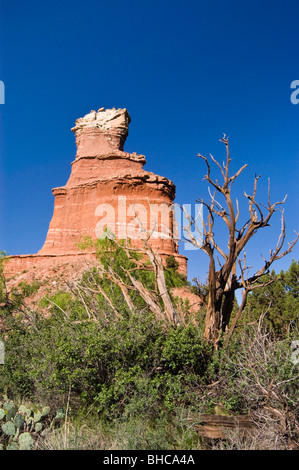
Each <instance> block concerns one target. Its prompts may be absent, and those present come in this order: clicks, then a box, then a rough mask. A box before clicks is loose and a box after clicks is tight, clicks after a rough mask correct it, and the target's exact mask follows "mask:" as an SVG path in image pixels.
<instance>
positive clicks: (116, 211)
mask: <svg viewBox="0 0 299 470" xmlns="http://www.w3.org/2000/svg"><path fill="white" fill-rule="evenodd" d="M129 123H130V116H129V114H128V111H127V110H126V109H114V108H113V109H111V110H105V109H104V108H101V109H99V110H98V112H96V111H91V113H89V114H87V115H86V116H84V117H83V118H80V119H77V121H76V125H75V127H74V128H73V129H72V131H73V132H74V133H75V137H76V145H77V154H76V158H75V160H74V161H73V162H72V170H71V175H70V178H69V180H68V182H67V183H66V185H65V186H63V187H59V188H54V189H53V190H52V192H53V195H54V196H55V204H54V212H53V217H52V220H51V222H50V226H49V230H48V234H47V237H46V240H45V243H44V245H43V247H42V249H41V250H40V251H39V252H38V254H37V255H23V256H14V257H11V258H10V262H9V263H8V265H7V268H6V269H7V272H10V273H12V274H14V273H17V272H20V271H21V270H24V269H28V268H30V267H31V266H33V265H34V266H37V267H40V268H41V267H42V266H47V265H49V264H51V265H55V264H57V263H60V262H61V261H63V262H69V263H71V262H72V260H74V259H80V258H81V257H82V252H81V251H80V250H79V248H78V243H79V242H80V240H82V237H83V236H90V237H91V238H93V239H95V238H96V237H99V236H102V234H103V230H104V229H105V228H106V227H109V229H110V230H111V232H113V233H114V234H115V236H116V238H117V239H121V238H130V239H131V240H132V243H133V244H135V245H137V246H138V245H140V244H141V243H142V242H141V238H142V237H143V236H145V235H146V234H148V233H151V238H150V244H151V245H152V247H153V248H158V249H159V253H160V255H162V257H163V258H165V257H166V256H168V255H173V256H175V258H176V259H177V261H178V262H179V270H180V272H182V273H184V274H187V264H186V262H187V259H186V258H185V257H184V256H181V255H179V253H178V243H177V240H176V238H175V235H174V234H175V219H174V212H173V210H172V205H173V201H174V198H175V186H174V184H173V183H172V182H171V181H170V180H168V179H167V178H165V177H161V176H158V175H155V174H153V173H151V172H147V171H145V170H144V169H143V166H144V164H145V163H146V160H145V157H144V156H143V155H138V154H136V153H127V152H124V150H123V147H124V143H125V140H126V138H127V136H128V126H129Z"/></svg>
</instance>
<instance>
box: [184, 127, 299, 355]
mask: <svg viewBox="0 0 299 470" xmlns="http://www.w3.org/2000/svg"><path fill="white" fill-rule="evenodd" d="M220 141H221V142H222V143H224V144H225V147H226V161H225V162H224V163H223V165H221V164H220V163H219V162H218V161H217V160H216V159H215V158H214V157H213V156H212V155H210V157H211V160H212V161H213V162H214V164H215V165H216V166H217V167H218V168H219V170H220V172H221V175H222V178H223V182H222V183H220V182H219V181H218V179H216V180H213V179H212V178H211V167H210V163H209V160H208V159H207V158H206V157H204V156H203V155H200V154H198V157H200V158H202V159H203V160H204V161H205V163H206V167H207V174H206V175H205V177H204V180H206V181H207V182H208V183H209V184H210V185H211V186H212V188H213V193H211V191H210V190H209V194H210V201H209V202H205V201H204V200H203V199H199V200H198V201H197V202H199V203H201V204H202V205H203V207H204V208H205V209H206V211H207V217H206V220H204V218H203V219H202V233H201V240H200V241H198V240H197V239H196V237H195V236H194V234H193V233H192V229H193V228H194V227H196V223H195V222H196V221H195V219H194V218H192V217H191V216H190V215H189V214H187V213H186V211H185V216H186V219H187V221H188V224H187V226H186V227H184V229H185V231H186V232H187V237H186V239H187V240H188V241H189V242H191V243H192V244H193V245H194V246H196V247H198V248H200V249H201V250H203V251H204V252H205V253H206V254H207V255H208V257H209V272H208V287H209V297H208V305H207V312H206V321H205V333H204V335H205V338H206V339H207V340H208V341H210V342H212V343H213V345H214V346H215V347H218V345H219V344H220V343H221V342H222V340H223V338H225V337H226V338H227V339H229V338H230V337H231V335H232V333H233V331H234V328H235V327H236V323H237V321H238V319H239V318H240V316H241V313H242V311H243V310H244V308H245V305H246V300H247V296H248V293H249V292H250V291H252V290H253V289H256V288H260V287H262V286H264V285H265V284H264V283H263V282H262V279H261V278H262V276H263V275H264V274H268V273H269V267H270V266H271V265H272V263H273V262H274V261H276V260H278V259H280V258H282V257H283V256H285V255H286V254H288V253H290V251H291V250H292V249H293V247H294V245H295V243H296V242H297V240H298V236H299V235H298V234H297V236H296V238H295V240H294V241H292V242H291V243H289V244H288V248H287V249H286V250H284V251H283V252H282V251H281V250H282V248H283V245H284V242H285V219H284V214H283V210H282V209H281V206H282V205H283V204H284V202H285V200H286V198H284V199H283V201H281V202H275V203H274V204H272V203H271V199H270V185H269V186H268V201H267V204H266V205H263V204H261V203H258V202H257V200H256V192H257V183H258V179H259V176H255V179H254V185H253V193H252V195H248V194H246V193H244V195H245V197H246V198H247V199H248V209H249V218H248V220H247V221H246V222H245V223H244V225H243V226H242V227H241V228H237V223H238V219H239V216H240V210H239V204H238V200H237V201H236V204H234V203H233V200H232V196H231V187H232V184H233V183H234V181H235V180H236V178H237V177H238V176H239V175H240V174H241V173H242V171H243V170H244V169H245V168H246V167H247V165H244V166H242V167H241V168H240V169H239V170H238V171H237V172H236V173H235V174H234V175H232V176H230V173H229V166H230V162H231V157H230V150H229V143H228V138H227V137H226V135H224V136H223V138H222V139H221V140H220ZM219 198H220V199H221V201H222V202H219ZM183 209H184V208H183ZM279 209H280V212H281V220H282V224H281V232H280V236H279V238H278V242H277V245H276V248H275V249H274V250H271V251H270V257H269V259H268V260H265V259H264V260H263V262H264V264H263V266H262V267H261V268H260V269H259V270H257V271H256V272H255V273H254V274H252V275H250V276H249V274H248V273H249V270H248V268H247V266H246V253H245V247H246V245H247V243H248V242H249V240H250V239H251V238H252V237H253V236H254V235H255V234H256V233H257V231H258V230H260V229H262V228H264V227H268V226H269V222H270V219H271V218H272V216H273V214H274V213H275V212H277V210H279ZM216 217H218V218H220V219H222V221H223V222H224V223H225V225H226V227H227V229H228V243H227V249H226V250H224V249H223V248H221V247H220V245H219V244H218V243H217V242H216V240H215V234H214V223H215V218H216ZM197 230H199V229H198V228H197ZM219 255H220V257H221V260H220V261H219V259H218V262H219V265H220V268H219V269H217V268H216V261H217V258H218V257H219ZM216 257H217V258H216ZM241 257H243V258H241ZM237 270H238V272H237ZM269 282H272V281H271V280H270V281H269V280H267V284H268V283H269ZM237 289H243V292H242V301H241V304H240V306H239V309H238V313H237V315H236V317H235V320H234V322H233V324H232V325H231V326H230V327H229V324H230V319H231V314H232V310H233V307H234V302H235V292H236V290H237Z"/></svg>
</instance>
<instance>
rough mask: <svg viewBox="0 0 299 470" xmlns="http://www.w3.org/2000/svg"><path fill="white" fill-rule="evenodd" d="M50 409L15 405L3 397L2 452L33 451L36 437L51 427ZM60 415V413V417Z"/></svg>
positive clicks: (0, 421)
mask: <svg viewBox="0 0 299 470" xmlns="http://www.w3.org/2000/svg"><path fill="white" fill-rule="evenodd" d="M50 411H51V410H50V407H49V406H44V407H41V408H37V407H31V406H26V405H23V404H22V405H19V406H17V405H15V403H14V402H13V401H12V400H9V399H8V398H7V397H3V399H2V401H0V450H31V449H33V447H34V442H35V439H36V437H37V436H38V435H39V434H40V433H41V431H43V430H44V429H45V430H46V427H47V426H49V428H51V425H50V419H49V417H48V416H49V414H50ZM59 414H60V413H58V415H59Z"/></svg>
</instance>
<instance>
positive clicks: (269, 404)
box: [0, 137, 299, 450]
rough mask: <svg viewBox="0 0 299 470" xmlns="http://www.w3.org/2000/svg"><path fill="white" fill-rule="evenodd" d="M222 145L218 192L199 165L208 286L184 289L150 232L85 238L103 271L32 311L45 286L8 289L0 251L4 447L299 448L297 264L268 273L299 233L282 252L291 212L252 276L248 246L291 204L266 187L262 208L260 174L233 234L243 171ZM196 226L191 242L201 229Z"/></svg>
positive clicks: (0, 436) (0, 439)
mask: <svg viewBox="0 0 299 470" xmlns="http://www.w3.org/2000/svg"><path fill="white" fill-rule="evenodd" d="M222 142H223V143H224V144H225V147H226V161H225V163H223V165H222V166H221V165H220V164H219V163H218V162H217V161H216V160H215V159H214V157H211V159H212V162H213V163H214V164H215V166H216V169H217V168H218V170H220V174H221V175H222V177H223V183H219V181H218V179H215V180H213V179H212V178H211V168H210V163H209V161H208V159H207V158H206V157H203V156H201V155H199V156H200V157H201V158H202V159H203V160H204V161H205V163H206V166H207V175H206V177H205V179H206V180H207V181H208V183H209V184H210V185H211V186H212V187H214V193H213V194H212V193H211V192H209V195H210V201H209V202H205V201H204V200H203V199H200V202H202V204H203V206H204V208H205V209H206V212H207V216H206V219H205V220H204V221H203V224H202V227H203V233H202V243H201V244H200V246H199V248H201V249H202V250H203V251H204V252H205V253H206V254H207V255H208V257H209V271H208V274H207V281H206V283H204V284H202V283H200V282H198V281H196V280H194V281H193V282H189V281H187V279H186V278H185V277H184V276H183V275H182V274H180V273H179V272H178V263H177V262H176V260H175V258H174V257H173V256H170V257H168V258H167V259H166V260H162V258H161V257H160V255H159V252H158V250H153V248H152V247H151V245H150V234H145V235H146V236H145V237H143V246H141V247H140V246H139V247H138V248H136V247H134V246H132V245H131V244H130V243H129V242H128V241H124V240H121V241H119V240H116V239H115V237H114V236H113V234H111V233H110V232H109V231H106V232H105V234H104V235H105V236H103V237H101V238H100V239H98V240H97V241H92V240H91V239H84V240H82V243H81V249H82V250H85V249H90V248H92V251H93V252H95V255H96V257H95V262H94V265H93V266H92V267H90V268H89V269H86V271H85V272H84V273H83V275H82V276H81V277H79V278H78V279H77V280H75V281H74V280H72V281H68V280H67V277H66V278H65V283H64V286H65V288H64V289H59V290H57V291H54V290H53V289H52V290H51V291H50V290H49V291H48V293H47V295H45V294H43V295H40V299H39V303H38V304H37V306H36V308H32V307H29V306H28V305H29V304H28V302H27V300H28V299H29V298H30V297H31V296H32V295H34V296H36V295H37V294H38V292H39V291H40V289H41V286H42V282H39V281H35V282H33V283H31V284H30V283H26V282H25V281H23V282H21V283H19V284H18V285H17V286H15V287H14V288H11V289H8V288H7V280H6V278H5V276H4V271H3V269H4V266H5V263H6V260H7V257H6V253H1V258H0V333H1V337H0V339H1V340H2V344H4V345H5V361H3V364H0V395H1V397H2V398H1V399H0V402H1V404H0V446H1V448H2V449H5V450H9V449H17V448H24V447H26V448H30V449H50V450H54V449H58V450H63V449H104V450H105V449H111V450H113V449H115V450H130V449H131V450H132V449H134V450H141V449H143V450H146V449H149V450H162V449H167V450H193V449H213V450H216V449H219V450H221V449H234V450H241V449H244V450H245V449H249V450H276V449H277V450H289V449H298V448H299V406H298V405H299V400H298V378H299V369H298V367H299V349H298V344H299V339H298V338H299V336H298V312H299V295H298V294H299V292H298V289H299V262H298V261H296V260H293V261H292V263H291V264H290V266H289V268H288V269H287V270H286V271H281V272H280V273H276V272H275V270H274V269H273V267H272V264H273V263H274V262H275V261H277V260H278V259H280V258H282V257H283V256H285V255H287V254H289V253H290V252H291V250H292V248H293V247H294V245H295V243H296V242H297V240H298V235H297V236H296V237H295V239H294V240H293V241H292V242H289V244H288V247H287V248H284V242H285V233H286V232H285V220H284V216H283V211H282V212H281V231H280V234H279V236H278V241H277V244H276V247H275V248H274V249H271V250H270V254H269V258H268V259H267V260H266V259H264V260H263V265H262V267H261V268H257V269H253V271H251V273H250V272H249V268H248V267H247V260H246V253H245V247H246V245H247V243H248V241H249V240H250V239H251V238H252V237H254V236H255V234H256V233H257V232H258V230H260V229H262V228H266V227H268V226H269V221H270V219H271V218H272V217H273V216H274V214H275V212H276V211H277V209H278V208H281V206H282V205H283V204H284V202H285V200H282V201H281V202H276V203H271V200H270V190H269V191H268V201H267V203H266V204H265V205H261V204H259V203H258V202H257V199H256V191H257V182H258V179H259V178H258V177H256V178H255V180H254V183H253V193H252V195H247V194H246V193H245V197H246V199H247V200H248V204H249V206H248V207H249V215H248V217H247V218H246V217H245V219H244V218H243V220H245V222H242V224H241V226H240V227H237V223H238V222H239V219H241V216H240V209H239V203H238V202H237V203H236V206H235V207H234V203H233V200H232V196H231V186H232V184H233V183H234V181H235V180H236V178H238V176H239V175H240V174H241V173H242V172H243V170H244V169H245V167H246V165H244V166H243V167H242V168H241V169H240V170H239V171H238V172H237V173H235V174H234V175H230V173H229V165H230V161H231V158H230V152H229V146H228V139H227V138H226V137H224V138H223V139H222ZM221 198H222V199H221ZM216 218H218V219H219V220H220V221H222V222H224V224H225V226H226V228H227V234H228V237H227V240H221V242H222V243H221V245H222V246H227V250H226V251H225V250H224V249H223V248H222V247H221V246H220V243H219V242H218V241H216V236H215V233H214V229H215V227H214V222H215V219H216ZM188 220H189V225H188V226H187V227H186V231H187V234H188V235H189V241H190V243H192V244H195V245H196V244H197V243H198V242H197V239H196V238H194V236H192V230H191V229H192V228H194V225H195V224H196V220H193V219H191V217H190V218H189V219H188ZM141 228H142V227H141ZM225 242H226V243H225ZM218 256H220V260H219V259H218ZM217 263H218V265H219V268H216V266H217ZM270 268H271V270H270ZM177 287H184V288H187V289H188V290H189V291H190V292H192V293H193V294H197V296H198V298H199V299H200V300H201V302H200V306H199V307H198V310H197V311H194V310H192V309H191V308H190V304H189V303H188V301H183V300H182V299H181V298H180V297H175V296H174V294H173V292H174V291H173V288H177ZM238 289H241V291H242V295H241V301H240V303H238V301H237V298H236V295H235V293H236V291H237V290H238ZM24 410H26V411H24ZM24 413H26V414H24ZM42 418H43V419H42Z"/></svg>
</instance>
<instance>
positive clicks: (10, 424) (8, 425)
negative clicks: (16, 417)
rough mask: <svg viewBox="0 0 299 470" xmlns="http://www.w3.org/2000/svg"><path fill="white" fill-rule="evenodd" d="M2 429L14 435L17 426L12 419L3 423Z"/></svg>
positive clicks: (7, 433) (8, 434)
mask: <svg viewBox="0 0 299 470" xmlns="http://www.w3.org/2000/svg"><path fill="white" fill-rule="evenodd" d="M2 431H3V432H4V434H6V435H7V436H14V435H15V433H16V427H15V425H14V423H13V422H12V421H8V422H7V423H4V424H2Z"/></svg>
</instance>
